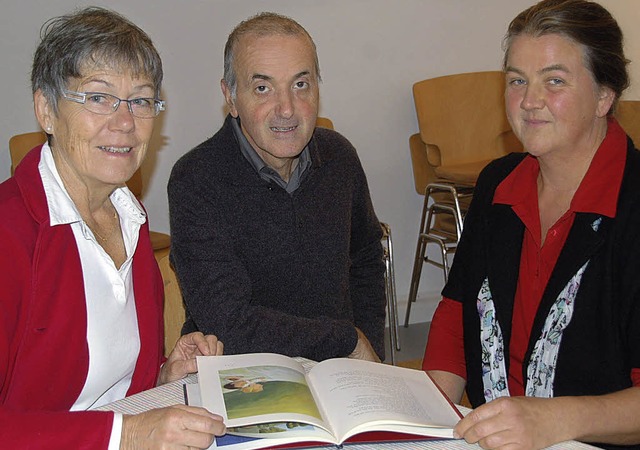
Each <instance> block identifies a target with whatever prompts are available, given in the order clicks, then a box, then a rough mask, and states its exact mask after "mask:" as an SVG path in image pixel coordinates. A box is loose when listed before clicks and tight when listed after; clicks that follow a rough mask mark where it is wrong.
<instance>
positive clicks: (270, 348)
mask: <svg viewBox="0 0 640 450" xmlns="http://www.w3.org/2000/svg"><path fill="white" fill-rule="evenodd" d="M224 70H225V73H224V79H223V80H222V82H221V84H222V91H223V93H224V95H225V99H226V102H227V104H228V107H229V110H230V114H229V116H228V117H227V118H226V120H225V122H224V125H223V126H222V128H221V129H220V130H219V131H218V133H216V134H215V135H214V136H213V137H212V138H210V139H208V140H206V141H205V142H203V143H202V144H200V145H199V146H197V147H196V148H195V149H193V150H192V151H190V152H189V153H187V154H186V155H184V156H183V157H182V158H181V159H180V160H179V161H178V162H177V163H176V165H175V167H174V168H173V171H172V173H171V178H170V180H169V189H168V190H169V207H170V213H171V237H172V245H171V260H172V263H173V265H174V267H175V269H176V272H177V274H178V278H179V280H180V286H181V288H182V293H183V296H184V299H185V303H186V307H187V321H186V323H185V325H184V328H183V333H186V332H189V331H194V330H200V331H202V332H204V333H207V334H216V335H217V336H218V338H220V339H221V340H222V341H224V344H225V351H226V352H227V353H247V352H275V353H282V354H286V355H290V356H304V357H307V358H310V359H314V360H318V361H319V360H323V359H327V358H332V357H347V356H348V357H353V358H361V359H367V360H373V361H378V360H380V359H384V337H383V336H384V323H385V295H384V277H383V274H384V265H383V262H382V246H381V244H380V238H381V236H382V233H381V228H380V224H379V222H378V219H377V218H376V215H375V213H374V211H373V206H372V203H371V199H370V196H369V189H368V186H367V180H366V177H365V174H364V171H363V169H362V166H361V164H360V161H359V159H358V156H357V154H356V151H355V149H354V148H353V146H352V145H351V144H350V143H349V142H348V141H347V140H346V139H345V138H344V137H342V136H341V135H340V134H338V133H336V132H334V131H331V130H327V129H321V128H315V123H316V118H317V112H318V97H319V89H318V84H319V81H320V72H319V66H318V59H317V54H316V49H315V44H314V43H313V40H312V39H311V37H310V36H309V34H308V33H307V32H306V30H305V29H304V28H302V27H301V26H300V25H299V24H298V23H297V22H295V21H293V20H291V19H289V18H286V17H283V16H280V15H277V14H273V13H263V14H259V15H257V16H255V17H252V18H250V19H249V20H247V21H244V22H242V23H241V24H240V25H238V26H237V27H236V28H235V29H234V30H233V32H232V33H231V34H230V35H229V39H228V41H227V44H226V46H225V69H224Z"/></svg>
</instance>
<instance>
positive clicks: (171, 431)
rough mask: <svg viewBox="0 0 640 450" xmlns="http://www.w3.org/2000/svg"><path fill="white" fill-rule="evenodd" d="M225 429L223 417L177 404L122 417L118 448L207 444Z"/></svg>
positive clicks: (200, 445) (189, 446)
mask: <svg viewBox="0 0 640 450" xmlns="http://www.w3.org/2000/svg"><path fill="white" fill-rule="evenodd" d="M225 432H226V428H225V426H224V423H223V422H222V417H220V416H219V415H217V414H212V413H210V412H208V411H207V410H206V409H204V408H195V407H192V406H185V405H176V406H171V407H169V408H161V409H152V410H151V411H147V412H145V413H142V414H137V415H133V416H130V415H125V416H124V417H123V419H122V438H121V439H120V449H121V450H125V449H126V450H129V449H151V448H153V449H181V448H207V447H209V446H210V445H211V443H212V442H213V438H214V436H221V435H222V434H224V433H225Z"/></svg>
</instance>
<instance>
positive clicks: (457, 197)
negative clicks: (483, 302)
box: [404, 181, 473, 328]
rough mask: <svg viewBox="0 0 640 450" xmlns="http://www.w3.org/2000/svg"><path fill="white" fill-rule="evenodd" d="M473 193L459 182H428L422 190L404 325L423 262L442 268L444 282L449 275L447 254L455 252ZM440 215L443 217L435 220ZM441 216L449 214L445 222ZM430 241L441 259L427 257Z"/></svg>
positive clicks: (405, 324)
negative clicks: (437, 250)
mask: <svg viewBox="0 0 640 450" xmlns="http://www.w3.org/2000/svg"><path fill="white" fill-rule="evenodd" d="M438 194H441V196H443V195H442V194H444V198H443V199H440V200H438V199H436V197H434V195H438ZM472 195H473V186H471V185H460V184H455V183H450V182H443V181H439V182H436V183H430V184H428V185H427V187H426V189H425V196H424V204H423V207H422V217H421V219H420V231H419V233H418V243H417V246H416V254H415V259H414V263H413V272H412V274H411V284H410V288H409V298H408V301H407V311H406V313H405V318H404V326H405V328H406V327H408V326H409V317H410V314H411V306H412V304H413V303H414V302H415V301H416V298H417V295H418V287H419V285H420V276H421V274H422V268H423V265H424V263H428V264H431V265H433V266H435V267H438V268H439V269H441V270H442V274H443V276H444V282H445V283H446V282H447V278H448V276H449V260H448V256H449V255H450V254H454V253H455V251H456V248H457V246H458V242H459V241H460V236H461V235H462V229H463V225H464V214H465V213H466V204H467V203H468V201H469V200H470V198H471V196H472ZM438 216H440V218H441V219H442V220H440V221H438V220H437V218H438ZM443 216H449V218H450V221H449V222H447V221H446V218H445V217H443ZM451 220H452V221H453V225H451V223H450V222H451ZM429 244H435V245H437V246H438V248H439V257H440V260H437V259H433V258H431V257H429V255H428V252H427V248H428V245H429Z"/></svg>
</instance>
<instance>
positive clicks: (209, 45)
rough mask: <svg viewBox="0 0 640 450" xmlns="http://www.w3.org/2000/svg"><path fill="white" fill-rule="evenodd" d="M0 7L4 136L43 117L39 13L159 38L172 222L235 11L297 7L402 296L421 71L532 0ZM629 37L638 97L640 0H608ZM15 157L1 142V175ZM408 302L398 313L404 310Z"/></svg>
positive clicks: (159, 166)
mask: <svg viewBox="0 0 640 450" xmlns="http://www.w3.org/2000/svg"><path fill="white" fill-rule="evenodd" d="M3 3H4V4H3V8H2V13H1V14H0V61H2V64H1V65H0V99H2V105H3V106H4V108H2V109H1V110H0V139H2V140H4V142H5V145H4V148H5V149H6V148H7V147H6V142H7V141H8V139H9V137H10V136H11V135H13V134H16V133H20V132H26V131H31V130H34V129H36V122H35V120H34V119H33V112H32V102H31V95H30V89H29V81H28V77H29V65H30V62H31V57H32V55H33V51H34V48H35V45H36V43H37V40H38V30H39V28H40V25H41V24H42V23H43V22H44V21H45V20H46V19H47V18H49V17H52V16H55V15H59V14H62V13H65V12H67V11H70V10H71V9H73V8H74V7H75V6H76V5H83V4H100V5H104V6H108V7H111V8H113V9H116V10H118V11H119V12H121V13H123V14H125V15H126V16H128V17H129V18H130V19H132V20H133V21H134V22H136V23H137V24H138V25H140V26H141V27H142V28H144V29H145V30H146V31H147V32H148V33H149V34H150V35H151V37H152V38H153V39H154V41H155V43H156V45H157V47H158V49H159V50H160V53H161V55H162V58H163V61H164V64H165V84H164V98H165V99H166V100H167V103H168V110H167V111H166V113H164V114H163V116H162V118H161V120H159V121H158V127H157V130H156V134H155V139H154V143H155V145H154V147H153V150H154V151H153V152H152V153H151V155H150V157H149V158H148V160H147V161H146V162H145V164H144V166H143V171H144V176H145V178H146V179H147V184H146V189H145V195H144V203H145V205H146V207H147V209H148V210H149V213H150V221H151V226H152V228H153V229H157V230H160V231H168V229H169V225H168V213H167V199H166V183H167V178H168V176H169V172H170V170H171V167H172V166H173V163H174V162H175V161H176V160H177V159H178V158H179V157H180V156H181V155H182V154H184V153H185V152H186V151H187V150H189V149H190V148H192V147H193V146H194V145H196V144H198V143H199V142H201V141H202V140H204V139H206V138H207V137H209V136H211V135H212V134H213V133H214V132H215V131H216V130H217V129H218V128H219V126H220V125H221V123H222V121H223V118H224V117H223V106H224V100H223V97H222V95H221V93H220V89H219V79H220V78H221V76H222V48H223V45H224V41H225V39H226V36H227V34H228V33H229V31H230V30H231V29H232V28H233V26H234V25H235V24H236V23H238V22H239V21H240V20H242V19H244V18H246V17H248V16H250V15H252V14H255V13H256V12H259V11H262V10H272V11H278V12H282V13H284V14H287V15H290V16H292V17H294V18H295V19H297V20H298V21H299V22H300V23H302V25H304V26H305V27H306V28H307V29H308V30H309V32H310V33H311V35H312V36H313V37H314V39H315V41H316V44H317V46H318V53H319V57H320V65H321V68H322V76H323V79H324V83H323V85H322V87H321V96H322V104H321V114H322V115H326V116H328V117H330V118H331V119H332V120H333V122H334V124H335V126H336V128H337V130H339V131H341V132H342V133H343V134H345V135H346V136H347V137H348V138H349V139H350V140H351V141H352V142H353V143H354V145H355V146H356V148H358V150H359V154H360V157H361V160H362V163H363V166H364V168H365V171H366V173H367V175H368V178H369V184H370V188H371V193H372V197H373V201H374V204H375V207H376V210H377V213H378V215H379V217H380V219H381V220H383V221H385V222H388V223H389V224H390V225H391V227H392V231H393V240H394V253H395V254H394V257H395V265H396V274H397V285H398V295H399V298H400V301H401V304H402V302H404V301H405V299H406V296H407V292H408V287H409V280H410V276H411V265H412V260H413V253H414V250H415V242H416V234H417V229H418V222H419V217H420V209H421V206H422V197H421V196H419V195H418V194H417V193H416V192H415V191H414V188H413V178H412V172H411V160H410V156H409V147H408V138H409V136H410V135H411V134H412V133H415V132H416V131H417V123H416V118H415V111H414V106H413V99H412V96H411V86H412V84H413V83H414V82H416V81H418V80H421V79H424V78H431V77H435V76H440V75H446V74H451V73H457V72H470V71H480V70H495V69H498V68H499V67H500V60H501V50H500V44H501V38H502V35H503V33H504V30H505V28H506V26H507V24H508V22H509V21H510V20H511V19H512V18H513V17H514V16H515V14H516V13H518V12H519V11H520V10H522V9H524V8H525V7H527V6H529V5H531V4H533V3H534V2H533V1H531V0H483V1H477V0H397V1H389V0H321V1H318V0H269V1H264V0H243V1H234V0H181V1H175V0H147V1H142V0H137V1H130V0H108V1H107V0H102V1H94V2H84V1H79V2H78V1H76V0H25V1H18V0H5V1H4V2H3ZM601 3H602V4H603V5H605V6H606V7H608V8H610V10H611V11H612V12H613V13H614V15H615V16H616V17H617V18H618V20H619V22H620V24H621V26H622V28H623V30H624V31H625V33H626V37H627V51H628V56H629V58H631V59H633V60H635V61H639V62H638V63H636V64H633V65H632V66H631V69H632V73H633V79H634V80H635V81H636V82H637V83H636V85H635V86H634V87H633V88H632V89H631V90H630V91H629V94H628V97H629V98H635V99H638V98H640V86H639V85H638V84H639V83H640V74H639V72H640V69H639V64H640V29H639V27H638V23H640V8H638V5H637V3H638V2H637V0H601ZM8 177H9V157H8V154H7V152H6V151H2V152H0V180H4V179H6V178H8ZM441 288H442V276H441V274H440V273H439V272H438V271H437V270H435V269H431V268H428V269H425V271H424V274H423V280H422V284H421V293H422V298H421V299H420V300H419V303H418V305H417V306H416V307H415V308H414V310H413V312H412V319H413V320H412V321H424V320H428V319H429V318H430V314H431V311H432V308H433V305H434V303H435V301H436V299H437V298H438V293H439V291H440V289H441ZM403 309H404V308H403V307H401V314H402V313H403Z"/></svg>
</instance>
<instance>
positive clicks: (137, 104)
mask: <svg viewBox="0 0 640 450" xmlns="http://www.w3.org/2000/svg"><path fill="white" fill-rule="evenodd" d="M129 105H131V112H132V114H133V115H134V116H136V117H140V118H143V119H148V118H151V117H155V116H157V115H158V113H159V112H160V111H159V110H158V108H157V107H156V100H154V99H152V98H134V99H132V100H129Z"/></svg>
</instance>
